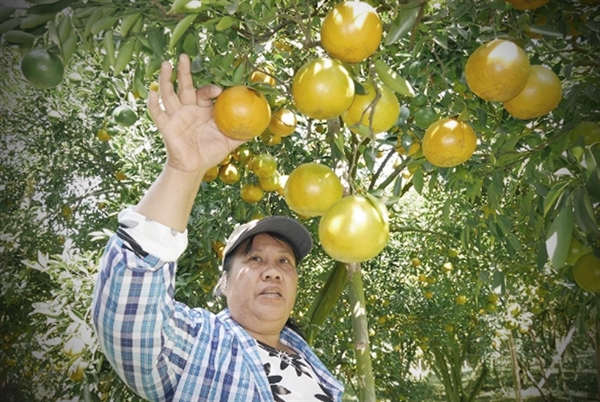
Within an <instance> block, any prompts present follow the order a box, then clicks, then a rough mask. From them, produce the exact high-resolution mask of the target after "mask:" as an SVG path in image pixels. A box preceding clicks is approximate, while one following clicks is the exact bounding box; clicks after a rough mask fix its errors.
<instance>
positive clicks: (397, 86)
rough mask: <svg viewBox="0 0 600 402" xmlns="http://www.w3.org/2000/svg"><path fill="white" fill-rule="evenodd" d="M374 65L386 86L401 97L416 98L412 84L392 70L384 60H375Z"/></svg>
mask: <svg viewBox="0 0 600 402" xmlns="http://www.w3.org/2000/svg"><path fill="white" fill-rule="evenodd" d="M374 65H375V72H376V73H377V76H378V77H379V79H380V80H381V82H383V84H384V85H385V86H387V87H388V88H390V89H391V90H392V91H394V92H397V93H399V94H400V95H404V96H410V97H413V96H415V91H414V89H413V88H412V86H411V85H410V83H409V82H408V81H407V80H406V79H405V78H404V77H402V76H401V75H399V74H398V73H396V72H395V71H394V70H392V68H391V67H390V66H388V65H387V64H386V63H385V62H384V61H383V60H379V59H377V60H375V61H374Z"/></svg>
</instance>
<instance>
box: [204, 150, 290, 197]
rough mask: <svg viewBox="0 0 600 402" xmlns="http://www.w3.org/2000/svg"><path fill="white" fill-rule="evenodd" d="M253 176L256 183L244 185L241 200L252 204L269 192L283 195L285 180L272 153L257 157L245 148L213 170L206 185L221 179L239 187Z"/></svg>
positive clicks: (235, 152)
mask: <svg viewBox="0 0 600 402" xmlns="http://www.w3.org/2000/svg"><path fill="white" fill-rule="evenodd" d="M245 172H246V173H249V174H252V175H253V176H254V177H255V179H256V180H254V182H252V181H250V180H249V181H248V182H246V183H244V184H243V185H242V187H241V189H240V197H241V198H242V200H244V201H245V202H247V203H249V204H255V203H257V202H259V201H260V200H262V198H263V196H264V194H265V192H277V193H279V194H280V195H283V184H284V179H285V176H282V175H281V174H280V173H279V171H278V170H277V160H276V159H275V157H274V156H272V155H270V154H269V153H261V154H257V155H254V154H253V153H252V151H251V150H250V149H249V148H248V147H247V146H246V145H241V146H239V147H238V148H237V149H236V150H235V151H233V152H232V153H231V154H229V155H228V156H227V157H226V158H225V159H224V160H223V161H221V163H219V164H218V165H216V166H214V167H212V168H211V169H209V170H208V171H207V172H206V173H205V175H204V177H203V181H204V182H207V183H208V182H211V181H213V180H216V179H217V178H218V179H219V180H220V181H221V182H223V183H225V184H229V185H233V184H236V183H237V182H239V181H240V179H241V178H242V175H243V174H244V173H245Z"/></svg>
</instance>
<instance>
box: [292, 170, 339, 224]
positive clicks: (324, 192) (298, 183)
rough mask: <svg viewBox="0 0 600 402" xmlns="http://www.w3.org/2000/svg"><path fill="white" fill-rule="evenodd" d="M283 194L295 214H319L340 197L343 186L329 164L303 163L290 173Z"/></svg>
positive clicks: (308, 215) (307, 215)
mask: <svg viewBox="0 0 600 402" xmlns="http://www.w3.org/2000/svg"><path fill="white" fill-rule="evenodd" d="M283 194H284V198H285V202H286V203H287V205H288V207H290V209H291V210H292V211H294V212H296V213H297V214H299V215H302V216H306V217H311V216H321V215H323V214H324V213H325V211H327V210H328V209H329V207H331V206H332V205H333V204H334V203H335V202H337V201H338V200H340V199H341V198H342V196H343V194H344V187H343V186H342V182H341V181H340V179H339V177H338V176H337V175H336V174H335V172H334V171H333V170H331V168H330V167H329V166H325V165H321V164H318V163H304V164H302V165H300V166H298V167H297V168H296V169H294V170H293V171H292V173H290V175H289V176H288V178H287V180H286V182H285V187H284V190H283Z"/></svg>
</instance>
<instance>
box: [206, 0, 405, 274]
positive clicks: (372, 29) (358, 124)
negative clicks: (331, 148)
mask: <svg viewBox="0 0 600 402" xmlns="http://www.w3.org/2000/svg"><path fill="white" fill-rule="evenodd" d="M382 30H383V28H382V24H381V20H380V18H379V15H378V14H377V12H376V11H375V9H374V8H373V7H371V6H370V5H369V4H367V3H364V2H358V1H348V2H344V3H340V4H338V5H336V6H335V7H333V8H332V10H331V11H330V12H329V13H328V14H327V16H326V17H325V18H324V20H323V23H322V27H321V44H322V46H323V48H324V49H325V51H326V52H327V53H328V54H329V55H330V56H331V57H317V58H314V59H311V60H309V61H308V62H306V63H305V64H304V65H303V66H302V67H300V68H299V69H298V70H297V71H296V73H295V75H294V78H293V82H292V98H293V101H294V107H295V109H296V110H297V111H298V112H299V113H302V114H303V115H305V116H307V117H309V118H313V119H318V120H328V119H332V118H336V117H342V119H343V120H344V122H345V123H346V124H347V125H348V127H349V129H350V130H352V131H353V132H355V133H357V134H359V135H365V136H366V135H368V136H372V135H374V134H377V133H380V132H384V131H387V130H389V129H390V128H391V127H392V126H393V125H394V124H395V123H396V120H397V119H398V115H399V113H400V104H399V102H398V100H397V98H396V95H395V94H394V92H393V91H392V90H390V89H388V88H387V87H385V86H384V85H382V84H380V83H377V82H374V81H372V82H366V83H364V84H363V85H361V86H362V87H363V89H364V90H363V91H360V92H361V93H360V94H359V93H356V91H355V83H354V81H353V79H352V77H351V75H350V73H349V71H348V70H347V69H346V67H345V63H350V64H352V63H358V62H361V61H363V60H365V59H367V58H368V57H370V56H371V55H372V54H373V53H374V52H375V51H376V50H377V48H378V47H379V44H380V42H381V37H382ZM250 81H251V82H252V83H261V84H266V85H270V86H274V85H275V78H274V77H273V75H272V74H270V73H269V72H268V71H254V72H253V73H252V76H251V77H250ZM213 115H214V118H215V123H216V124H217V126H218V127H219V129H220V130H221V131H222V132H223V133H224V134H225V135H227V136H228V137H231V138H234V139H239V140H249V139H252V138H254V137H257V136H259V135H261V136H264V135H265V134H266V135H267V136H268V138H263V140H265V139H266V140H267V141H265V142H267V143H268V144H273V143H277V141H278V140H280V139H281V137H285V136H287V135H291V134H292V133H293V132H294V131H295V128H296V122H297V118H296V115H295V113H294V112H293V111H292V110H290V109H287V108H280V109H278V110H275V111H274V112H271V109H270V106H269V103H268V101H267V100H266V99H265V97H264V96H263V95H262V94H261V93H260V92H259V91H258V90H257V89H254V88H252V87H249V86H245V85H238V86H234V87H230V88H228V89H226V90H224V91H223V93H222V94H221V95H220V96H219V97H218V98H217V99H216V101H215V105H214V111H213ZM241 148H242V149H245V150H246V152H247V148H243V147H241ZM239 149H240V148H238V150H236V151H235V152H234V153H233V154H232V156H231V158H230V159H229V160H226V161H224V162H223V163H221V164H220V165H219V166H217V167H215V168H214V169H213V170H212V172H209V174H208V175H207V176H206V177H205V181H209V180H214V179H216V178H217V177H219V178H220V179H221V181H223V182H225V183H229V184H232V183H234V182H237V181H238V180H239V179H240V172H239V168H238V165H240V164H246V166H247V167H248V170H249V171H251V172H253V173H254V175H255V176H256V177H257V178H258V183H259V184H258V185H256V184H253V183H246V184H244V185H243V186H242V188H241V198H242V199H243V200H244V201H246V202H251V203H255V202H258V201H259V200H260V199H261V198H262V197H263V191H277V192H278V193H279V194H281V195H283V196H284V198H285V201H286V203H287V204H288V206H289V207H290V209H291V210H292V211H294V212H296V213H297V214H298V215H299V216H300V217H302V218H309V217H320V222H319V240H320V242H321V244H322V246H323V249H324V250H325V251H326V252H327V253H328V254H329V255H331V256H332V257H333V258H334V259H336V260H338V261H342V262H346V263H355V262H361V261H366V260H368V259H370V258H372V257H374V256H376V255H377V254H379V253H380V252H381V250H382V249H383V247H385V245H386V244H387V241H388V238H389V224H388V216H387V209H386V207H385V205H384V204H383V203H382V202H381V201H380V200H378V199H376V198H374V197H372V196H369V195H364V196H363V195H350V196H346V197H344V187H343V185H342V183H341V181H340V178H339V177H338V175H337V174H336V173H335V172H334V171H333V170H332V169H331V168H330V167H328V166H325V165H322V164H318V163H305V164H303V165H300V166H298V167H297V168H296V169H294V170H293V172H292V173H290V175H289V176H288V177H286V176H282V175H280V174H279V173H278V172H277V169H276V161H275V159H274V158H273V157H271V156H270V155H267V154H261V155H256V156H251V155H246V154H244V156H243V157H242V156H241V155H240V154H239V152H240V151H239ZM244 158H247V160H248V162H245V161H244ZM359 245H360V246H359Z"/></svg>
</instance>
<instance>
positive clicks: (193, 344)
mask: <svg viewBox="0 0 600 402" xmlns="http://www.w3.org/2000/svg"><path fill="white" fill-rule="evenodd" d="M124 239H125V240H124ZM175 271H176V264H175V263H174V262H164V261H162V260H160V259H159V258H157V257H155V256H152V255H150V254H147V253H145V252H144V251H143V250H141V248H140V247H139V246H138V244H137V242H136V241H135V240H133V239H132V238H131V237H128V235H127V233H126V232H125V231H123V230H121V229H120V230H119V232H117V235H115V236H113V237H112V238H111V239H110V241H109V243H108V246H107V248H106V250H105V253H104V256H103V258H102V263H101V271H100V274H99V275H98V282H97V284H96V289H95V292H94V300H93V305H92V311H93V323H94V327H95V329H96V333H97V335H98V338H99V340H100V344H101V346H102V349H103V350H104V352H105V354H106V356H107V358H108V360H109V361H110V363H111V365H112V366H113V367H114V368H115V370H116V371H117V373H118V374H119V376H120V377H121V378H122V379H123V380H124V381H125V382H126V383H127V384H128V385H129V386H130V387H131V388H132V389H133V390H134V391H135V392H136V393H138V394H139V395H141V396H142V397H144V398H146V399H148V400H151V401H177V402H180V401H181V402H183V401H190V402H191V401H194V402H195V401H240V402H241V401H273V396H272V394H271V388H270V385H269V382H268V380H267V376H266V374H265V371H264V369H263V366H262V362H261V360H260V356H259V352H258V347H257V345H256V342H255V340H254V339H253V338H252V337H251V336H250V335H249V334H248V333H247V332H246V331H245V330H244V329H243V328H242V327H240V326H239V325H238V324H237V323H236V322H235V321H234V320H233V319H232V318H231V314H230V313H229V310H227V309H225V310H224V311H222V312H220V313H219V314H217V315H215V314H212V313H210V312H209V311H206V310H204V309H199V308H196V309H192V308H189V307H188V306H186V305H184V304H182V303H179V302H176V301H175V300H174V299H173V294H174V282H175ZM281 341H282V342H283V343H284V344H286V345H288V346H289V347H291V348H292V349H294V350H296V351H297V352H298V353H300V354H302V355H303V356H304V357H305V358H306V360H307V361H309V362H310V364H311V365H312V367H313V369H314V370H315V372H316V374H317V376H318V377H319V381H320V382H321V384H322V385H323V386H324V387H325V388H326V389H327V390H329V392H330V393H331V394H332V395H333V397H334V400H336V401H341V399H342V392H343V386H342V385H341V384H340V383H339V382H338V381H337V379H336V378H335V377H333V375H332V374H331V373H330V372H329V371H328V370H327V368H326V367H325V366H324V365H323V363H322V362H321V361H320V360H319V358H318V357H317V356H316V355H315V354H314V352H313V351H312V350H311V348H310V347H309V346H308V344H307V343H306V342H305V341H304V340H303V339H302V338H301V337H300V336H299V335H298V334H296V333H295V332H294V331H292V330H290V329H288V328H284V329H283V331H282V332H281Z"/></svg>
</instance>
